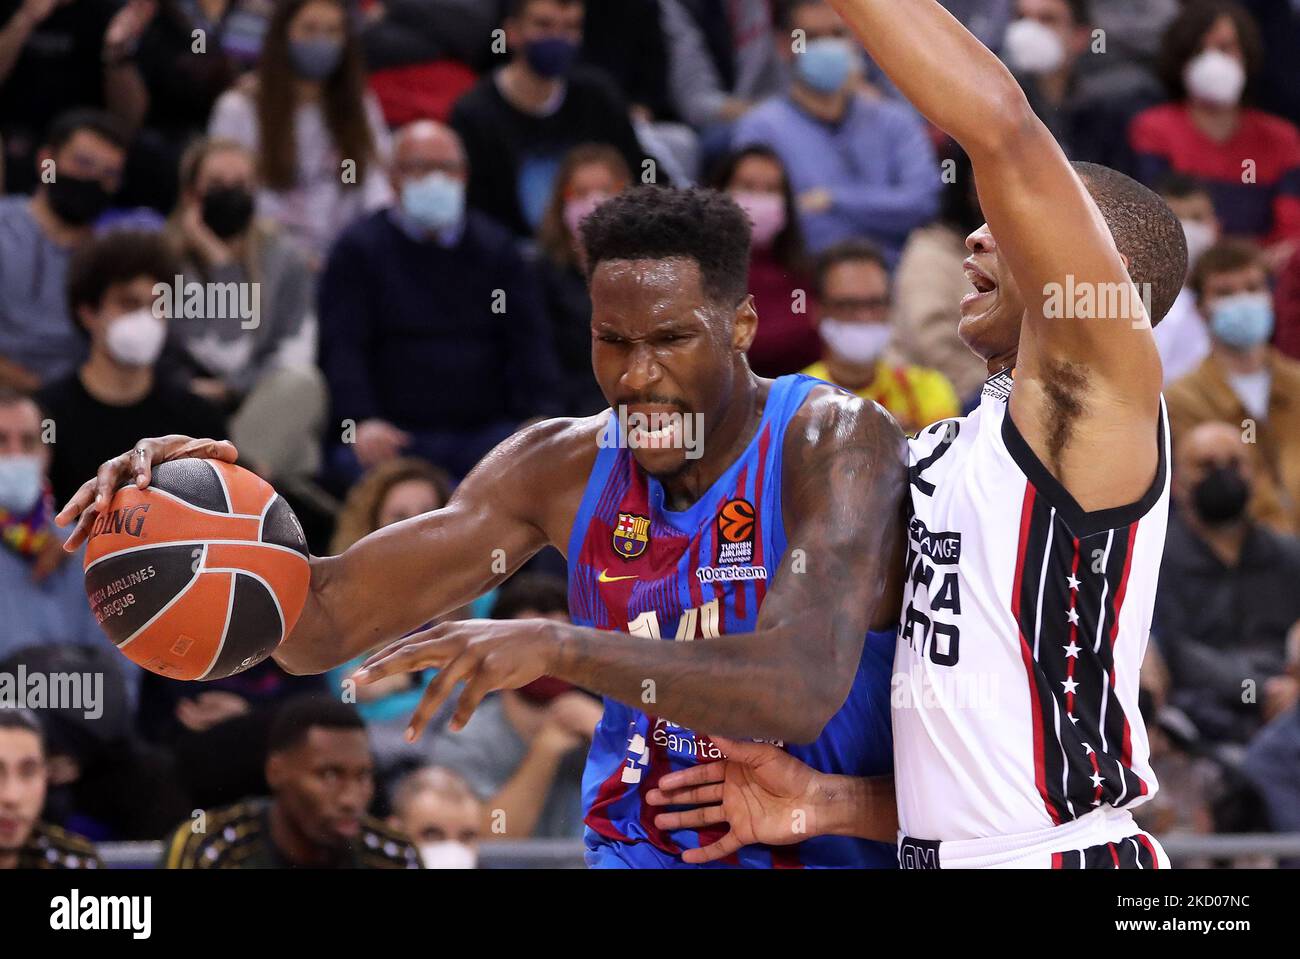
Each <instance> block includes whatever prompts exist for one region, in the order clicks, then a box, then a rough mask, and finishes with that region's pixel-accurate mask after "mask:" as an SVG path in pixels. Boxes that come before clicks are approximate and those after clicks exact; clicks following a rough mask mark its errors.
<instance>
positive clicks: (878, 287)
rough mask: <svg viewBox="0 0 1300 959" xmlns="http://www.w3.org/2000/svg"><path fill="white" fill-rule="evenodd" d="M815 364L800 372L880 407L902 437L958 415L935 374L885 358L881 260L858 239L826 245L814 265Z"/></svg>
mask: <svg viewBox="0 0 1300 959" xmlns="http://www.w3.org/2000/svg"><path fill="white" fill-rule="evenodd" d="M817 295H818V299H819V300H820V303H821V309H820V314H819V317H818V324H817V330H818V332H819V333H820V334H821V338H822V344H823V352H822V358H821V359H820V360H819V361H817V362H816V363H814V364H813V365H812V366H810V367H808V368H807V369H806V370H804V373H805V374H806V375H808V376H815V377H817V379H819V380H825V381H826V382H828V383H833V384H835V385H836V386H839V387H842V388H844V389H846V390H848V391H849V392H851V393H855V394H857V395H858V396H860V397H862V398H863V399H865V400H874V401H875V402H877V403H879V404H880V405H881V406H883V407H884V408H885V409H887V410H888V411H889V412H890V413H892V414H893V416H894V418H895V419H897V420H898V422H899V425H900V426H902V428H903V430H904V431H905V432H907V433H915V432H917V431H918V430H921V429H923V428H925V427H926V426H929V425H930V424H931V423H934V422H936V421H937V420H942V419H947V418H949V417H953V416H957V415H959V414H960V412H961V409H960V406H959V404H958V402H957V394H956V393H955V392H954V390H953V388H952V384H951V383H950V382H949V381H948V379H947V378H946V377H945V376H944V375H943V374H942V373H940V372H938V371H937V370H932V369H927V368H925V367H921V366H912V365H909V364H904V363H894V362H891V361H890V360H889V359H887V358H886V351H887V348H888V346H889V342H890V339H891V336H892V333H893V330H892V328H891V327H890V323H889V314H890V302H891V301H890V290H889V272H888V269H887V268H886V266H885V258H884V255H883V254H882V253H881V252H880V251H879V250H878V249H876V248H875V247H874V246H872V245H871V244H869V243H866V242H864V241H861V240H858V241H849V242H845V243H842V244H839V245H837V246H834V247H831V248H830V249H829V250H827V251H826V252H825V253H823V254H822V255H821V258H820V259H819V261H818V265H817Z"/></svg>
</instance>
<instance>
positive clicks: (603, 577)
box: [596, 569, 636, 583]
mask: <svg viewBox="0 0 1300 959" xmlns="http://www.w3.org/2000/svg"><path fill="white" fill-rule="evenodd" d="M608 574H609V570H607V569H602V570H601V571H600V575H599V576H597V577H596V580H597V582H601V583H620V582H622V581H623V580H625V579H636V577H635V576H610V575H608Z"/></svg>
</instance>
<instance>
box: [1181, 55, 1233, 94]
mask: <svg viewBox="0 0 1300 959" xmlns="http://www.w3.org/2000/svg"><path fill="white" fill-rule="evenodd" d="M1183 84H1184V85H1185V86H1186V87H1187V92H1188V93H1189V94H1190V95H1191V96H1193V97H1195V98H1196V99H1197V100H1204V101H1205V102H1206V103H1213V104H1214V105H1215V106H1220V107H1235V106H1236V105H1237V104H1238V103H1240V102H1241V94H1242V92H1243V91H1245V89H1246V68H1245V67H1243V66H1242V65H1241V61H1240V60H1238V59H1237V58H1236V57H1230V56H1228V54H1226V53H1224V52H1223V51H1221V50H1206V51H1205V52H1204V53H1202V54H1201V55H1200V56H1198V57H1195V58H1194V59H1193V60H1192V61H1191V62H1190V63H1188V64H1187V68H1186V69H1185V70H1184V71H1183Z"/></svg>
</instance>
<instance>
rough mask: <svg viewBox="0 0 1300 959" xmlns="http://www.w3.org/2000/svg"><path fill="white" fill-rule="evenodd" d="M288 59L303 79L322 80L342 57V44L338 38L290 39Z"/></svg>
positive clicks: (334, 68)
mask: <svg viewBox="0 0 1300 959" xmlns="http://www.w3.org/2000/svg"><path fill="white" fill-rule="evenodd" d="M289 59H290V61H292V63H293V68H294V69H295V70H296V71H297V72H298V75H299V76H300V77H302V78H303V79H305V80H324V79H326V78H327V77H328V76H329V75H330V74H331V73H333V72H334V71H335V70H336V69H337V68H338V65H339V61H340V60H342V59H343V44H342V43H340V42H339V41H338V40H291V41H290V42H289Z"/></svg>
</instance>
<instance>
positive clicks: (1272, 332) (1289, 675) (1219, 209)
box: [0, 0, 1300, 868]
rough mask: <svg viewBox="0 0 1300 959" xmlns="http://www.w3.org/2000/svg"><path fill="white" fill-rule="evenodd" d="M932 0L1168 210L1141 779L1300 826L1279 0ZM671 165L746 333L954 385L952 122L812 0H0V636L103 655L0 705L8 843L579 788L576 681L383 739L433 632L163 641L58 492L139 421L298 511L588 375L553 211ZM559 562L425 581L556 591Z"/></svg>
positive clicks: (306, 844)
mask: <svg viewBox="0 0 1300 959" xmlns="http://www.w3.org/2000/svg"><path fill="white" fill-rule="evenodd" d="M943 2H944V6H946V7H947V8H948V9H949V10H950V12H951V13H952V14H953V15H954V16H956V17H958V18H959V19H961V20H962V21H963V22H964V23H965V24H966V25H967V26H968V27H969V28H970V29H971V30H972V31H973V32H974V33H975V34H976V35H977V36H979V37H980V38H981V39H982V40H983V41H984V42H985V43H986V44H987V45H988V46H989V47H990V48H992V49H994V50H995V51H997V52H998V53H999V55H1000V56H1001V57H1002V58H1003V60H1004V62H1005V63H1006V64H1007V65H1008V67H1009V68H1010V69H1011V71H1012V72H1013V74H1014V75H1015V76H1016V77H1017V79H1018V80H1019V81H1020V83H1021V85H1022V87H1023V89H1024V91H1025V93H1026V95H1027V97H1028V99H1029V102H1030V103H1031V105H1032V106H1033V108H1034V110H1035V112H1036V113H1037V114H1038V115H1039V116H1040V117H1041V119H1042V120H1043V121H1044V123H1045V124H1046V125H1047V126H1048V127H1049V128H1050V129H1051V130H1052V132H1053V133H1054V134H1055V135H1056V137H1057V139H1058V140H1059V142H1060V144H1061V146H1062V148H1063V150H1064V151H1065V152H1066V154H1067V155H1068V156H1069V157H1071V158H1072V159H1076V160H1085V161H1092V162H1098V163H1103V164H1106V165H1109V166H1113V167H1116V168H1118V169H1120V170H1123V171H1124V172H1127V173H1128V174H1130V175H1132V176H1134V177H1135V178H1137V179H1139V180H1140V181H1141V182H1143V183H1145V184H1146V185H1148V186H1150V187H1151V188H1152V189H1154V190H1157V191H1158V192H1160V193H1161V195H1162V196H1164V197H1165V198H1166V199H1167V201H1168V202H1169V204H1170V206H1171V207H1172V208H1173V209H1174V211H1175V213H1176V214H1177V215H1178V216H1179V218H1180V219H1181V220H1182V222H1183V224H1184V228H1185V231H1186V234H1187V239H1188V246H1189V250H1190V253H1191V267H1190V271H1189V275H1188V277H1187V280H1186V286H1185V289H1184V291H1183V294H1182V296H1180V298H1179V300H1178V302H1177V304H1176V305H1175V307H1174V309H1173V311H1172V312H1171V313H1170V315H1169V317H1168V318H1167V319H1166V320H1165V321H1164V323H1162V324H1161V326H1160V327H1159V328H1158V329H1157V332H1156V337H1157V342H1158V345H1159V348H1160V351H1161V354H1162V358H1163V360H1164V363H1165V375H1166V396H1167V403H1168V412H1169V424H1170V433H1171V438H1172V443H1173V491H1174V492H1173V499H1174V511H1173V515H1172V517H1171V521H1170V529H1169V536H1168V545H1167V548H1166V552H1165V558H1164V564H1163V569H1162V570H1161V582H1160V591H1159V596H1158V600H1157V608H1156V613H1155V619H1154V622H1153V626H1152V642H1151V644H1150V652H1149V656H1148V663H1147V665H1146V667H1145V668H1144V670H1143V685H1144V697H1143V702H1144V712H1145V714H1146V720H1147V723H1148V726H1149V728H1150V729H1151V731H1152V732H1151V739H1152V745H1153V757H1154V758H1153V761H1154V765H1155V769H1156V772H1157V775H1158V777H1159V779H1160V781H1161V787H1162V788H1161V790H1160V793H1159V796H1158V797H1157V798H1156V799H1155V800H1154V801H1153V802H1151V803H1149V804H1148V805H1147V806H1145V807H1142V808H1141V809H1139V810H1138V811H1137V815H1138V818H1139V820H1140V821H1142V822H1143V824H1144V826H1145V827H1146V828H1150V829H1152V830H1154V831H1157V832H1166V831H1171V830H1188V831H1193V832H1201V833H1208V832H1215V831H1232V832H1255V831H1270V830H1273V831H1279V832H1281V831H1298V830H1300V589H1297V584H1298V583H1300V129H1298V128H1297V125H1298V124H1300V56H1297V53H1298V52H1300V5H1298V4H1297V3H1296V2H1294V0H1142V2H1140V3H1134V2H1131V0H943ZM664 184H671V185H694V184H698V185H702V186H711V187H713V188H716V189H718V190H720V191H723V192H725V193H727V194H729V195H730V196H731V197H732V199H734V201H735V202H736V203H737V204H738V205H739V206H740V207H741V208H742V209H743V210H744V211H745V212H746V213H747V214H748V216H749V218H750V220H751V222H752V224H753V252H752V263H751V269H750V284H749V286H750V291H751V293H752V295H753V297H754V301H755V304H756V308H757V312H758V315H759V317H760V329H759V333H758V336H757V339H756V340H755V342H754V345H753V348H752V350H751V351H750V354H749V359H750V363H751V366H752V368H753V369H754V370H755V371H756V372H757V373H758V374H760V375H762V376H768V377H777V376H782V375H787V374H796V373H805V374H807V375H810V376H813V377H817V378H820V379H823V380H826V381H829V382H831V383H834V384H837V385H839V386H841V387H843V388H845V389H847V390H849V391H851V392H853V393H855V394H857V395H859V396H861V397H863V398H865V399H869V400H873V401H875V402H877V403H879V404H881V405H882V406H884V407H885V408H886V409H888V410H889V411H890V412H891V413H892V414H893V415H894V417H895V418H896V419H897V420H898V422H899V423H900V424H901V425H902V427H903V428H904V430H906V431H908V432H915V431H917V430H920V429H922V428H924V427H926V426H928V425H930V424H932V423H934V422H936V421H938V420H942V419H945V418H948V417H954V416H958V415H960V414H961V413H962V412H963V411H968V410H970V409H972V408H973V407H974V406H975V405H977V404H978V401H979V395H980V391H981V388H982V385H983V382H984V380H985V378H986V377H987V376H988V374H989V372H990V371H989V370H987V369H986V368H985V367H984V365H983V363H982V362H981V361H979V360H977V359H975V358H974V357H973V356H972V355H971V354H970V352H969V351H968V350H967V349H966V347H965V346H964V345H963V344H962V342H961V341H960V339H959V338H958V335H957V318H958V304H959V302H960V300H961V298H962V297H963V296H964V295H965V294H966V293H968V292H969V291H970V285H969V282H968V281H967V279H966V278H965V276H964V274H963V270H962V261H963V260H964V259H965V257H966V256H967V255H969V251H968V249H967V237H968V235H970V234H971V233H972V232H973V231H974V230H976V229H977V228H978V227H979V226H980V224H981V223H982V220H983V218H982V216H981V213H980V208H979V196H978V191H977V184H976V183H975V180H974V177H973V174H972V172H971V166H970V162H969V160H968V159H967V158H966V157H965V155H964V154H963V153H962V151H961V150H960V149H959V148H958V147H957V146H956V145H955V144H954V143H952V142H951V141H949V140H947V139H946V138H945V137H944V136H943V135H942V134H940V133H939V132H938V131H936V130H935V129H933V128H931V127H930V126H929V125H928V124H927V123H926V122H925V121H924V120H923V119H922V118H921V117H920V116H919V115H918V114H917V113H916V112H915V110H913V108H912V107H911V106H910V105H909V104H908V103H907V102H906V101H905V100H903V99H902V98H901V97H900V96H899V95H898V93H897V91H896V90H895V89H894V88H893V87H892V85H891V84H890V83H889V82H888V80H887V78H885V77H884V76H883V74H881V72H880V71H879V70H878V69H877V68H876V66H875V65H874V64H873V63H871V62H870V60H869V59H868V58H867V57H866V55H865V54H864V53H863V52H862V51H861V49H860V48H859V47H858V45H857V44H856V43H855V42H854V41H853V40H852V38H851V35H850V33H849V31H848V29H847V27H846V26H845V24H844V23H843V22H842V20H841V19H840V18H839V16H838V15H837V14H836V12H835V10H834V9H833V8H832V7H831V6H830V4H828V3H827V2H825V0H617V2H611V0H605V2H601V0H585V2H584V0H0V672H4V671H10V672H12V671H13V670H14V669H16V668H18V667H19V666H20V665H21V666H24V667H25V668H27V669H31V670H35V669H49V670H57V669H65V670H69V671H84V670H92V671H96V672H98V673H102V674H103V675H104V677H105V684H106V688H105V693H104V697H103V700H104V704H105V705H104V710H105V715H104V716H103V717H101V718H99V719H97V720H95V721H94V722H89V721H86V720H85V719H84V718H83V717H82V716H81V714H80V713H79V712H76V711H65V710H53V711H40V712H39V714H32V713H26V712H23V711H21V710H13V709H0V868H6V867H13V866H83V867H94V866H98V865H102V863H101V862H100V860H99V858H98V856H97V854H96V852H95V848H94V845H93V843H95V842H102V841H112V840H146V839H148V840H165V843H166V846H165V850H166V851H165V855H164V859H165V863H166V865H168V866H171V867H178V868H210V867H226V866H254V865H262V866H290V865H312V866H364V867H402V868H405V867H416V866H420V865H424V866H429V867H439V868H442V867H463V868H467V867H472V866H473V865H474V863H475V862H476V859H477V849H478V847H479V846H480V845H481V844H483V843H489V842H493V841H498V840H500V839H502V838H505V839H524V838H530V837H550V838H577V837H579V836H580V835H581V830H582V824H581V798H580V793H581V771H582V764H583V757H584V754H585V748H586V746H587V745H588V744H589V742H590V739H591V737H592V734H593V730H594V728H595V725H596V723H597V721H598V719H599V717H600V703H599V700H598V699H596V698H594V697H593V696H591V695H588V694H587V693H585V692H584V691H582V690H579V689H574V688H571V687H568V686H566V685H564V684H562V683H559V682H557V681H553V680H549V679H544V680H541V681H539V682H537V683H534V684H533V685H532V686H530V687H526V688H524V689H521V690H517V691H511V692H504V693H499V694H495V695H493V696H492V697H490V698H489V699H488V700H486V701H485V702H484V704H483V705H482V707H481V708H480V709H479V710H478V712H477V713H476V714H475V715H474V717H473V719H472V721H471V722H470V723H469V724H468V726H467V727H466V729H465V730H464V731H462V732H460V733H451V732H449V731H448V730H447V729H446V724H447V719H448V717H447V715H442V716H440V717H437V718H436V719H435V720H434V722H433V724H432V726H431V728H430V729H429V730H428V732H427V733H426V735H425V736H424V737H423V738H421V739H420V740H419V741H417V742H415V743H409V742H407V741H406V739H405V736H404V730H405V722H406V719H407V717H409V715H410V713H411V711H412V710H413V708H414V706H415V704H416V703H417V702H418V700H419V698H420V694H421V691H422V689H423V687H424V682H425V680H427V678H428V677H427V676H403V677H395V678H392V679H389V680H385V681H384V682H382V683H380V684H377V685H375V686H371V687H367V688H364V689H363V690H357V689H356V688H355V687H354V686H353V685H352V683H351V681H350V680H349V679H348V676H349V674H350V672H351V668H350V667H351V666H355V665H356V664H349V666H344V667H341V668H340V669H338V670H335V671H333V672H332V673H330V674H328V675H325V676H320V677H294V676H289V675H287V674H286V673H284V672H282V671H281V670H280V669H279V668H278V667H277V666H275V665H274V663H272V662H271V661H267V662H265V663H263V664H261V665H259V666H257V667H255V668H253V669H251V670H249V671H247V672H245V673H242V674H239V675H237V676H235V677H232V678H230V679H227V680H222V681H218V682H214V683H204V684H198V683H177V682H173V681H169V680H164V679H161V678H159V677H157V676H154V675H152V674H148V673H143V672H141V671H140V670H138V669H136V668H135V667H133V666H132V665H131V664H130V663H128V662H127V660H126V659H125V658H124V657H122V656H120V655H118V654H117V653H116V652H115V651H114V650H113V649H112V647H111V645H109V644H108V642H107V640H106V639H105V638H104V636H103V634H102V633H101V632H100V631H99V629H98V627H97V626H96V624H95V622H94V619H93V617H92V615H91V613H90V611H89V609H88V607H87V604H86V601H85V596H84V591H83V586H82V574H81V558H80V556H75V555H74V556H66V555H65V554H64V553H63V551H62V548H61V546H62V542H63V539H64V538H65V537H66V535H67V533H66V531H62V530H60V529H58V528H56V527H55V526H54V525H53V522H52V517H53V514H54V512H55V511H56V510H57V508H58V507H59V506H61V505H62V504H63V503H64V502H65V501H66V500H67V499H68V498H69V497H70V496H71V495H72V494H73V492H74V491H75V490H76V489H77V487H78V486H79V485H80V484H81V483H82V482H83V481H84V480H85V479H87V478H89V477H91V476H93V475H94V473H95V472H96V470H97V468H98V467H99V465H100V464H101V463H102V462H103V461H104V460H106V459H108V458H109V457H111V456H113V455H116V454H118V453H120V452H121V451H123V450H126V449H129V448H131V446H132V445H133V444H134V443H135V441H136V440H137V439H139V438H140V437H144V436H161V435H166V434H170V433H183V434H189V435H193V436H213V437H221V438H225V437H229V438H231V439H232V440H233V441H234V442H235V443H236V444H237V446H238V447H239V450H240V452H241V465H244V466H246V467H248V468H250V469H253V470H255V471H256V472H258V473H259V474H261V475H262V476H264V477H265V478H267V479H268V480H269V481H270V482H272V483H273V484H274V485H275V486H276V488H277V489H278V490H279V491H280V492H281V493H283V494H284V495H285V497H286V498H287V499H288V500H289V501H290V502H291V504H292V505H293V507H294V509H295V511H296V512H297V514H298V516H299V517H300V518H301V519H302V522H303V525H304V528H305V530H306V532H307V535H308V539H309V541H310V544H311V546H312V548H313V551H314V552H317V553H330V552H338V551H342V550H345V549H347V548H348V547H349V546H350V545H351V544H352V543H355V542H356V541H357V540H358V539H360V538H361V537H363V536H365V535H367V534H369V533H371V532H373V531H375V530H378V529H380V528H382V527H384V526H387V525H389V524H391V523H394V522H399V521H401V520H402V519H405V518H407V517H410V516H414V515H419V514H421V513H423V512H427V511H429V510H432V509H437V508H439V507H441V506H442V505H444V504H446V502H447V501H448V499H449V498H450V497H451V495H452V494H453V491H454V489H455V486H456V484H457V483H458V482H459V481H460V480H461V479H463V477H464V476H465V475H466V474H467V473H468V472H469V471H470V470H471V469H472V468H473V466H474V465H475V463H477V462H478V461H479V460H480V459H481V458H482V457H483V455H484V454H486V453H487V452H488V451H489V450H491V449H492V448H493V447H494V446H496V445H497V444H498V443H499V442H501V441H502V440H503V439H505V438H506V437H507V436H509V435H510V434H512V433H513V432H515V431H516V430H517V429H518V428H519V427H520V426H521V425H523V424H525V423H527V422H529V421H532V420H534V419H536V418H539V417H549V416H588V415H594V414H598V413H600V412H602V411H603V410H604V409H605V408H606V406H607V402H606V399H605V398H604V397H603V396H602V395H601V394H600V391H599V389H598V388H597V386H596V383H595V380H594V378H593V376H592V373H591V368H590V328H589V319H590V309H591V303H590V299H589V296H588V291H587V285H586V274H585V269H586V253H585V251H584V249H583V242H582V237H581V233H580V229H579V228H580V226H581V224H582V222H583V220H584V218H586V217H587V216H588V215H590V214H591V213H592V211H594V210H595V209H596V208H597V207H599V206H600V204H601V203H602V202H604V201H605V200H607V199H608V198H610V197H612V196H614V195H616V194H618V193H620V192H622V191H624V190H629V189H654V188H655V187H656V185H664ZM1063 228H1066V227H1065V226H1064V225H1063ZM160 304H161V307H160ZM563 574H564V564H563V560H562V559H561V558H560V557H559V556H558V554H554V553H552V554H550V555H547V556H543V557H539V558H538V559H537V560H536V561H534V563H533V564H531V565H530V566H529V567H528V569H527V570H526V571H525V572H523V573H521V574H519V575H517V576H516V577H515V578H514V579H512V580H511V581H510V582H508V583H507V584H506V585H505V586H503V587H502V588H501V589H500V590H498V591H496V592H494V593H493V594H490V595H489V596H487V597H484V598H483V599H481V600H480V601H478V602H476V603H475V604H474V605H473V606H472V607H467V608H465V609H464V610H461V611H459V612H457V613H456V614H454V616H455V617H469V616H494V617H498V618H514V617H522V616H546V617H560V618H563V617H565V616H566V615H567V595H566V589H567V588H566V583H565V580H564V576H563ZM142 795H143V796H148V797H149V800H148V802H147V803H140V802H138V799H139V797H140V796H142ZM195 810H203V815H204V816H205V817H206V823H207V825H206V827H205V828H204V829H202V830H196V829H193V828H192V822H191V820H192V819H193V815H194V811H195Z"/></svg>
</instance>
